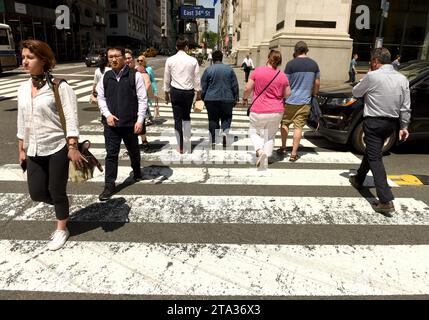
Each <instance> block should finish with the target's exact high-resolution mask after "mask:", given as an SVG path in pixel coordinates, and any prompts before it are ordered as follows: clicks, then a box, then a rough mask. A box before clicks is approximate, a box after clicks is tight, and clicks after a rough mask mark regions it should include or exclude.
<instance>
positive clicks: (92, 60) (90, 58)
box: [85, 49, 106, 67]
mask: <svg viewBox="0 0 429 320" xmlns="http://www.w3.org/2000/svg"><path fill="white" fill-rule="evenodd" d="M105 52H106V49H99V50H96V51H91V52H90V53H88V54H87V55H86V57H85V64H86V66H87V67H98V64H99V62H100V54H102V53H105Z"/></svg>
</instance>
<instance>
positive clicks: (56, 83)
mask: <svg viewBox="0 0 429 320" xmlns="http://www.w3.org/2000/svg"><path fill="white" fill-rule="evenodd" d="M63 81H66V80H65V79H61V78H53V79H52V90H53V91H54V96H55V106H56V107H57V111H58V115H59V116H60V122H61V126H62V127H63V131H64V137H67V127H66V118H65V116H64V110H63V105H62V102H61V98H60V92H59V88H60V84H61V82H63Z"/></svg>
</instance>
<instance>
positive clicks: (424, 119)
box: [317, 61, 429, 153]
mask: <svg viewBox="0 0 429 320" xmlns="http://www.w3.org/2000/svg"><path fill="white" fill-rule="evenodd" d="M398 71H399V72H401V73H402V74H404V75H405V76H406V77H407V78H408V80H409V82H410V92H411V123H410V125H409V127H408V130H409V132H410V137H409V139H408V140H413V139H420V138H422V139H428V140H429V61H413V62H412V63H406V64H403V65H402V66H401V67H400V68H399V70H398ZM317 100H318V102H319V105H320V109H321V111H322V117H321V119H320V124H319V132H320V133H321V134H322V135H323V136H324V137H326V138H327V139H328V140H330V141H333V142H336V143H340V144H349V143H350V144H351V145H352V146H353V147H354V149H355V150H356V151H357V152H358V153H364V151H365V143H364V141H363V137H364V133H363V128H362V120H363V107H364V101H363V98H355V97H353V95H352V87H351V86H350V85H348V84H347V85H344V86H341V87H336V88H330V89H325V90H321V92H320V93H319V95H318V96H317ZM397 137H398V134H397V133H394V134H392V135H391V136H390V137H389V138H388V139H387V140H386V141H385V144H384V147H383V152H387V151H388V150H389V149H390V148H392V147H393V146H394V144H395V143H396V141H397Z"/></svg>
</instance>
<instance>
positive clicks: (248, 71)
mask: <svg viewBox="0 0 429 320" xmlns="http://www.w3.org/2000/svg"><path fill="white" fill-rule="evenodd" d="M250 71H252V69H251V68H248V69H247V68H246V69H245V70H244V78H245V81H246V83H247V82H249V76H250Z"/></svg>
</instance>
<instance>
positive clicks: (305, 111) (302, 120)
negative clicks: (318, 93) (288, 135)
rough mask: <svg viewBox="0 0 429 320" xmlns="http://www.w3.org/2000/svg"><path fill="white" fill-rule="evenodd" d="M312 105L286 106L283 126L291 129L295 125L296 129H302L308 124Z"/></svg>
mask: <svg viewBox="0 0 429 320" xmlns="http://www.w3.org/2000/svg"><path fill="white" fill-rule="evenodd" d="M310 110H311V105H309V104H303V105H299V106H297V105H292V104H285V112H284V114H283V119H282V125H283V126H287V127H289V126H290V125H291V124H292V123H293V127H294V128H298V129H302V128H304V127H305V125H306V123H307V119H308V116H309V115H310Z"/></svg>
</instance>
